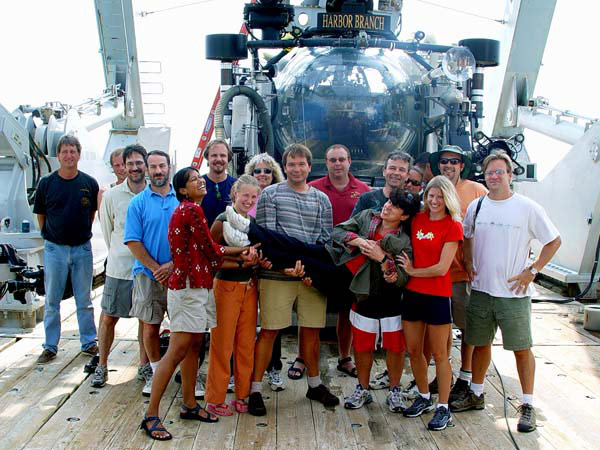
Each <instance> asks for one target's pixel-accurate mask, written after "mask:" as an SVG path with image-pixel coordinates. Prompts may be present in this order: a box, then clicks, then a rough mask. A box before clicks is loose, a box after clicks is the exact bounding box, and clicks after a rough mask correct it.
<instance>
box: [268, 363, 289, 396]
mask: <svg viewBox="0 0 600 450" xmlns="http://www.w3.org/2000/svg"><path fill="white" fill-rule="evenodd" d="M267 380H268V382H269V387H270V388H271V390H272V391H274V392H280V391H283V390H284V389H285V384H284V383H283V380H282V379H281V372H280V371H279V370H275V369H271V370H269V371H268V372H267Z"/></svg>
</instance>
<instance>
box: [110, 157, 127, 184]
mask: <svg viewBox="0 0 600 450" xmlns="http://www.w3.org/2000/svg"><path fill="white" fill-rule="evenodd" d="M110 166H111V167H112V170H113V172H114V174H115V176H116V177H117V182H119V183H120V182H122V181H123V180H124V179H125V177H127V168H126V167H125V163H124V162H123V154H122V153H121V154H120V155H116V156H113V158H112V161H111V163H110Z"/></svg>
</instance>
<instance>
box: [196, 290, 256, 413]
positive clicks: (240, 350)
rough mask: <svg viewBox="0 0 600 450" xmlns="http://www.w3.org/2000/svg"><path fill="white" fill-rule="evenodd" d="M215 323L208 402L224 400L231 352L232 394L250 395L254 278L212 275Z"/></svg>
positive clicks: (254, 306) (212, 338)
mask: <svg viewBox="0 0 600 450" xmlns="http://www.w3.org/2000/svg"><path fill="white" fill-rule="evenodd" d="M214 294H215V303H216V306H217V326H216V327H215V328H213V329H211V330H210V355H209V356H210V359H209V365H208V377H207V379H206V396H205V399H206V401H207V402H208V403H213V404H221V403H223V402H225V395H226V394H227V385H228V384H229V375H230V368H229V362H230V360H231V354H232V353H233V376H234V379H235V396H236V397H237V398H239V399H243V398H246V397H248V395H250V378H251V376H252V369H253V366H254V341H255V339H256V320H257V300H258V290H257V288H256V281H255V280H250V281H248V282H247V283H246V282H238V281H225V280H220V279H218V278H217V279H215V282H214Z"/></svg>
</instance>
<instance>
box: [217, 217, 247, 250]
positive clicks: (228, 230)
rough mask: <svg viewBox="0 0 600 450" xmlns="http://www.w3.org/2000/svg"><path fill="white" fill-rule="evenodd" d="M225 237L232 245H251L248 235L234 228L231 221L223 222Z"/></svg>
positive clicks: (228, 243)
mask: <svg viewBox="0 0 600 450" xmlns="http://www.w3.org/2000/svg"><path fill="white" fill-rule="evenodd" d="M223 239H225V242H226V243H227V245H231V246H232V247H247V246H249V245H250V241H249V240H248V235H247V234H246V233H242V232H241V231H239V230H236V229H235V228H233V227H232V226H231V225H230V224H229V222H223Z"/></svg>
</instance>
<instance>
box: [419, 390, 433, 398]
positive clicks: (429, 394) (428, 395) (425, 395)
mask: <svg viewBox="0 0 600 450" xmlns="http://www.w3.org/2000/svg"><path fill="white" fill-rule="evenodd" d="M419 395H420V396H421V397H423V398H424V399H426V400H429V399H430V398H431V392H428V393H427V394H423V393H422V392H419Z"/></svg>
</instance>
